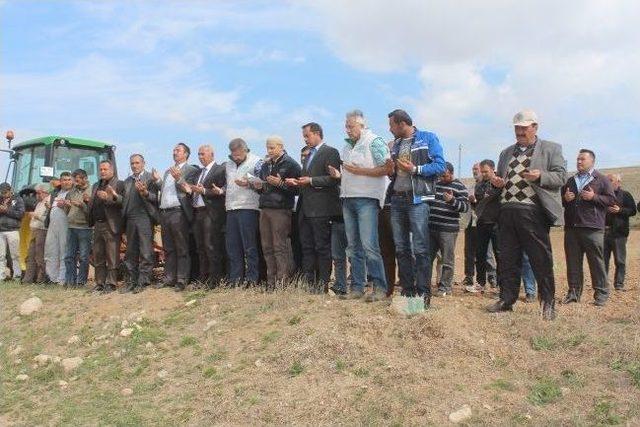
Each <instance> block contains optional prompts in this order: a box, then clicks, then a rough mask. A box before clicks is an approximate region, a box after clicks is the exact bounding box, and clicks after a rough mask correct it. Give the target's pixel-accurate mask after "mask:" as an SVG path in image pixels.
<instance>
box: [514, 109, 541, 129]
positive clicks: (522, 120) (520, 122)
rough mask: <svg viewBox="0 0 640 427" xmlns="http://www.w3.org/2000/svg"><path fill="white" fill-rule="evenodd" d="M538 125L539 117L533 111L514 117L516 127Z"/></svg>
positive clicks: (524, 111)
mask: <svg viewBox="0 0 640 427" xmlns="http://www.w3.org/2000/svg"><path fill="white" fill-rule="evenodd" d="M534 123H538V115H537V114H536V113H535V112H533V111H532V110H522V111H519V112H518V114H516V115H515V116H513V125H514V126H530V125H532V124H534Z"/></svg>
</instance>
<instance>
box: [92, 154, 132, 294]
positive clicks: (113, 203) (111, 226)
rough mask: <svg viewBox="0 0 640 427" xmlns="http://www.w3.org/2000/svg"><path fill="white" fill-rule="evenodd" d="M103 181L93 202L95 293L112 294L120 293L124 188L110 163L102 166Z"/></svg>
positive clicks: (97, 188) (99, 182)
mask: <svg viewBox="0 0 640 427" xmlns="http://www.w3.org/2000/svg"><path fill="white" fill-rule="evenodd" d="M98 168H99V173H100V180H99V181H98V182H96V183H95V184H93V187H92V189H91V200H90V201H89V224H90V225H93V265H94V267H95V270H96V275H95V282H96V284H95V287H94V288H93V290H94V291H98V292H104V293H109V292H112V291H114V290H115V289H116V284H117V283H118V282H117V280H118V277H117V271H118V263H119V261H120V235H121V233H122V212H121V208H122V195H123V194H124V185H123V183H122V181H119V180H118V178H117V177H116V176H115V174H114V171H113V165H112V164H111V162H110V161H109V160H103V161H101V162H100V165H99V167H98Z"/></svg>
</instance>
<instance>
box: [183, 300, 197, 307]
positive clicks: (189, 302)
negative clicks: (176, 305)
mask: <svg viewBox="0 0 640 427" xmlns="http://www.w3.org/2000/svg"><path fill="white" fill-rule="evenodd" d="M196 301H197V300H194V299H192V300H189V301H187V302H185V303H184V306H185V307H189V306H191V305H193V304H195V303H196Z"/></svg>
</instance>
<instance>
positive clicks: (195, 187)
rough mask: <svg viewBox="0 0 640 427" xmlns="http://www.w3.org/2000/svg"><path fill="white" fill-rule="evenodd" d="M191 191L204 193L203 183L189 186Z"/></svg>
mask: <svg viewBox="0 0 640 427" xmlns="http://www.w3.org/2000/svg"><path fill="white" fill-rule="evenodd" d="M191 191H193V192H194V193H198V194H204V185H202V184H196V185H192V186H191Z"/></svg>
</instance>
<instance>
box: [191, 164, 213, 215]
mask: <svg viewBox="0 0 640 427" xmlns="http://www.w3.org/2000/svg"><path fill="white" fill-rule="evenodd" d="M214 163H215V162H211V163H209V164H208V165H207V166H205V167H204V168H203V169H202V170H201V171H200V176H199V177H198V184H202V181H204V179H205V178H206V177H207V175H208V174H209V171H210V170H211V168H212V167H213V165H214ZM204 206H205V204H204V199H203V198H202V194H200V193H195V192H194V195H193V207H194V208H202V207H204Z"/></svg>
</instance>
